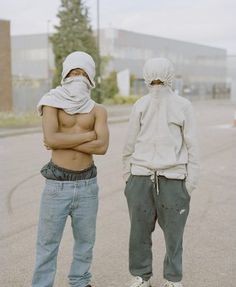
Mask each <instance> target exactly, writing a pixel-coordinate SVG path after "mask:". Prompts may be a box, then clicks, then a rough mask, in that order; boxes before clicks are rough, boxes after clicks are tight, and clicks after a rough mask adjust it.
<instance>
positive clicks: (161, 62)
mask: <svg viewBox="0 0 236 287" xmlns="http://www.w3.org/2000/svg"><path fill="white" fill-rule="evenodd" d="M143 77H144V80H145V83H146V84H147V86H149V87H150V86H151V82H152V81H154V80H160V81H162V82H163V84H164V86H169V87H171V85H172V81H173V79H174V67H173V65H172V63H171V62H170V61H169V60H168V59H166V58H153V59H149V60H147V61H146V62H145V64H144V68H143Z"/></svg>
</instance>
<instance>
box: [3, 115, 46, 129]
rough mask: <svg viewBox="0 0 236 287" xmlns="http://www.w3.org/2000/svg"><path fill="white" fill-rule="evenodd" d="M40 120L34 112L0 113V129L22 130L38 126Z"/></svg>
mask: <svg viewBox="0 0 236 287" xmlns="http://www.w3.org/2000/svg"><path fill="white" fill-rule="evenodd" d="M40 124H41V118H40V117H39V116H38V114H37V113H36V112H28V113H5V112H0V128H19V127H21V128H23V127H33V126H39V125H40Z"/></svg>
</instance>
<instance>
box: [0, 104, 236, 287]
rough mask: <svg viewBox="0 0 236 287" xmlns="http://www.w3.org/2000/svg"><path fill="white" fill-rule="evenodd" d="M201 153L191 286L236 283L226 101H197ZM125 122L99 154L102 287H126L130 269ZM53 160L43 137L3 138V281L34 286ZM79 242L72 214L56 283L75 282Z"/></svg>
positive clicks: (97, 253) (97, 277)
mask: <svg viewBox="0 0 236 287" xmlns="http://www.w3.org/2000/svg"><path fill="white" fill-rule="evenodd" d="M194 107H195V111H196V116H197V123H198V134H199V143H200V155H201V178H200V184H199V187H198V189H197V190H196V191H195V192H194V194H193V195H192V199H191V212H190V216H189V218H188V222H187V226H186V231H185V238H184V279H183V282H184V284H185V286H186V287H223V286H227V287H235V286H236V211H235V206H236V165H235V159H236V127H235V128H234V127H232V122H233V116H234V111H235V110H236V105H232V104H231V103H230V102H226V101H215V102H213V101H208V102H196V103H194ZM126 128H127V123H117V124H111V125H110V133H111V141H110V148H109V151H108V153H107V155H105V156H97V157H96V158H95V162H96V164H97V166H98V173H99V177H98V178H99V184H100V205H99V214H98V221H97V239H96V245H95V249H94V260H93V267H92V271H93V283H94V286H96V287H104V286H114V287H118V286H125V285H127V282H128V281H129V280H130V275H129V272H128V236H129V218H128V210H127V205H126V200H125V197H124V194H123V189H124V183H123V180H122V176H121V151H122V146H123V143H124V137H125V132H126ZM49 158H50V152H48V151H46V150H44V148H43V146H42V134H40V133H37V134H27V135H19V136H12V137H7V138H3V139H0V163H1V164H0V286H1V287H28V286H30V282H31V276H32V272H33V268H34V259H35V257H34V256H35V240H36V230H37V220H38V211H39V200H40V194H41V192H42V189H43V185H44V180H43V178H42V177H41V176H40V174H39V170H40V168H41V166H42V165H43V164H45V163H46V162H47V161H48V159H49ZM72 247H73V239H72V234H71V228H70V219H69V218H68V221H67V225H66V228H65V232H64V236H63V240H62V243H61V248H60V251H59V256H58V271H57V275H56V281H55V287H66V286H69V285H68V283H67V274H68V272H69V268H70V263H71V256H72ZM153 254H154V278H153V286H155V287H158V286H160V284H161V283H162V282H163V279H162V262H163V258H164V239H163V235H162V233H161V231H160V228H159V226H158V225H156V231H155V233H154V234H153Z"/></svg>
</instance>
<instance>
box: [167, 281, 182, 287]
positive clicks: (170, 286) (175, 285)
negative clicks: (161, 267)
mask: <svg viewBox="0 0 236 287" xmlns="http://www.w3.org/2000/svg"><path fill="white" fill-rule="evenodd" d="M163 287H184V286H183V284H182V283H181V282H171V281H168V280H167V281H166V282H165V283H164V285H163Z"/></svg>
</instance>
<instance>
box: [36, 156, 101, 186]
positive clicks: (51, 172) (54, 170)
mask: <svg viewBox="0 0 236 287" xmlns="http://www.w3.org/2000/svg"><path fill="white" fill-rule="evenodd" d="M40 172H41V174H42V176H43V177H45V178H46V179H52V180H59V181H76V180H84V179H90V178H94V177H96V176H97V168H96V166H95V165H94V163H93V164H92V165H91V166H90V167H88V168H86V169H83V170H79V171H75V170H70V169H66V168H63V167H60V166H58V165H56V164H55V163H53V162H52V160H50V161H49V162H48V163H47V164H46V165H45V166H43V168H42V169H41V171H40Z"/></svg>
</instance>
